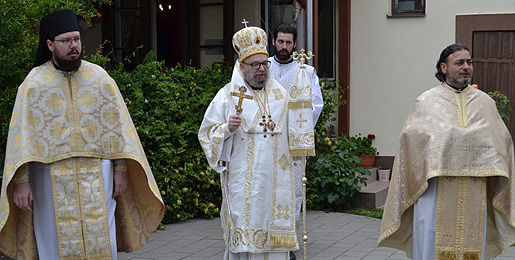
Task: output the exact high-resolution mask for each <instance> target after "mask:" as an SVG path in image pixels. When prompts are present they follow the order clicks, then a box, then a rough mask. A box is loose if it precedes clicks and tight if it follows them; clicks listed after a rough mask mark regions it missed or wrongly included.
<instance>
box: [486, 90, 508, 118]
mask: <svg viewBox="0 0 515 260" xmlns="http://www.w3.org/2000/svg"><path fill="white" fill-rule="evenodd" d="M488 95H489V96H490V97H491V98H492V99H493V100H495V105H496V107H497V112H499V115H500V116H501V118H502V120H503V121H504V123H506V124H508V123H509V122H510V116H509V115H510V113H511V110H512V107H511V106H510V104H509V103H510V100H509V99H508V97H507V96H506V95H505V94H503V93H502V92H501V91H498V90H497V91H490V92H488Z"/></svg>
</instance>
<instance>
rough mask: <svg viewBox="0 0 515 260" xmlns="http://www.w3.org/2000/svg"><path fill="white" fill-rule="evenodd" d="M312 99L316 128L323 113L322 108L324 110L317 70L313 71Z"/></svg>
mask: <svg viewBox="0 0 515 260" xmlns="http://www.w3.org/2000/svg"><path fill="white" fill-rule="evenodd" d="M311 99H312V102H313V126H315V125H316V124H317V121H318V118H319V117H320V114H321V113H322V108H324V100H323V98H322V91H321V90H320V81H319V80H318V76H317V74H316V71H315V70H313V75H312V76H311Z"/></svg>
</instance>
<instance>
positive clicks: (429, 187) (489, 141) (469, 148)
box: [379, 44, 515, 260]
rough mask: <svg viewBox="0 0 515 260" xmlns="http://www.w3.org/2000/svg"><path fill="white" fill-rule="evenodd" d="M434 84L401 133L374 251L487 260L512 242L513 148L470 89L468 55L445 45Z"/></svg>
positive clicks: (490, 107) (485, 100) (488, 104)
mask: <svg viewBox="0 0 515 260" xmlns="http://www.w3.org/2000/svg"><path fill="white" fill-rule="evenodd" d="M436 69H437V73H436V77H437V78H438V80H439V81H440V82H442V83H441V84H440V85H438V86H436V87H434V88H432V89H430V90H428V91H426V92H424V93H423V94H422V95H420V96H419V97H418V98H417V100H416V101H415V106H414V108H413V110H412V111H411V113H410V115H409V116H408V119H407V120H406V123H405V125H404V128H403V129H402V132H401V136H400V139H399V145H398V148H397V154H396V156H395V164H394V167H393V175H392V180H391V182H390V190H389V191H388V198H387V200H386V205H385V210H384V214H383V220H382V222H381V233H380V236H379V246H387V247H393V248H398V249H401V250H404V251H406V253H407V255H408V257H412V258H413V259H417V260H434V259H438V260H440V259H442V260H443V259H456V260H470V259H477V260H479V259H492V258H494V257H495V256H497V255H499V254H501V253H502V252H504V251H505V250H507V249H508V247H510V245H511V244H512V243H513V242H515V207H514V205H515V204H514V203H515V193H514V190H515V176H514V173H513V170H514V168H513V167H514V159H513V142H512V139H511V137H510V133H509V132H508V129H507V128H506V125H505V124H504V122H503V121H502V120H501V117H500V116H499V113H498V112H497V109H496V106H495V101H494V100H492V99H491V98H490V97H489V96H488V95H487V94H486V93H484V92H482V91H481V90H478V89H475V88H473V87H471V86H470V80H471V77H472V72H473V67H472V59H471V55H470V51H469V49H468V48H467V47H466V46H465V45H463V44H452V45H449V46H448V47H447V48H445V49H444V50H443V51H442V53H441V54H440V59H439V61H438V62H437V64H436Z"/></svg>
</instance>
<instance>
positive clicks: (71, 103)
mask: <svg viewBox="0 0 515 260" xmlns="http://www.w3.org/2000/svg"><path fill="white" fill-rule="evenodd" d="M98 158H101V159H110V160H116V159H124V160H125V161H126V162H127V167H128V169H127V174H128V181H129V183H128V187H127V190H126V191H125V192H124V193H123V194H122V195H120V196H119V197H118V198H117V207H116V212H115V216H116V226H117V245H118V251H127V252H129V251H134V250H137V249H139V248H141V247H142V246H143V245H144V244H145V242H146V240H147V239H148V238H149V236H150V234H151V233H152V232H153V231H154V230H155V229H156V228H157V226H158V224H159V223H160V221H161V219H162V217H163V215H164V204H163V202H162V199H161V195H160V194H159V190H158V187H157V184H156V182H155V180H154V177H153V175H152V172H151V170H150V166H149V164H148V161H147V159H146V156H145V153H144V151H143V147H142V146H141V143H140V140H139V137H138V134H137V132H136V129H135V127H134V125H133V123H132V120H131V118H130V115H129V113H128V111H127V108H126V106H125V103H124V101H123V99H122V96H121V94H120V92H119V90H118V88H117V86H116V83H115V82H114V80H113V79H112V78H111V77H109V75H108V74H107V73H106V72H105V71H104V70H103V69H102V68H101V67H99V66H97V65H95V64H92V63H89V62H86V61H82V64H81V66H80V68H79V69H78V71H76V72H73V73H70V74H68V73H64V72H61V71H58V70H56V69H55V68H54V66H53V64H52V62H51V61H49V62H47V63H45V64H43V65H41V66H39V67H36V68H34V69H32V71H31V72H30V73H29V75H28V76H27V78H26V79H25V81H24V82H23V83H22V85H21V86H20V87H19V89H18V94H17V97H16V103H15V105H14V108H13V114H12V119H11V124H10V127H9V137H8V140H7V150H6V158H5V165H4V178H3V183H2V191H1V194H0V241H2V243H0V250H1V251H2V252H4V253H5V254H7V255H9V256H11V257H13V258H15V259H37V250H36V243H35V238H34V229H33V220H32V215H31V213H30V212H26V211H23V210H20V209H19V208H18V207H16V206H15V205H14V203H13V201H12V196H13V191H14V185H15V183H14V181H13V177H14V175H15V173H16V172H17V170H18V169H19V168H20V167H21V166H22V165H24V164H26V163H29V162H40V163H45V164H50V167H51V169H50V171H51V176H52V183H53V184H52V186H53V190H54V202H56V204H55V205H56V206H55V215H56V225H57V226H56V228H57V233H58V237H62V238H63V240H62V241H59V243H60V250H61V252H60V255H61V256H62V258H65V259H66V258H70V259H86V258H89V259H93V258H94V259H103V257H108V258H110V253H109V256H107V251H106V250H107V247H108V245H107V246H106V245H104V243H105V242H106V241H107V240H104V238H102V237H103V236H105V235H101V233H102V232H101V231H100V230H103V229H106V225H105V223H104V222H105V221H106V218H105V215H106V213H105V205H104V206H102V203H104V204H105V199H104V198H105V197H104V195H103V191H102V190H103V184H102V182H103V180H102V175H101V171H100V170H99V169H100V167H101V166H100V160H98ZM101 187H102V188H101ZM105 196H109V194H105ZM98 234H100V235H98ZM97 235H98V236H97ZM70 237H74V238H73V239H69V238H70ZM76 238H78V240H76ZM90 238H91V239H90ZM77 241H79V242H77Z"/></svg>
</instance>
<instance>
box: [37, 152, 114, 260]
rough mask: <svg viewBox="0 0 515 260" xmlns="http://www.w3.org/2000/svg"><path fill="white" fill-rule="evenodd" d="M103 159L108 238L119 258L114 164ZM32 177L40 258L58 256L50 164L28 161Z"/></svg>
mask: <svg viewBox="0 0 515 260" xmlns="http://www.w3.org/2000/svg"><path fill="white" fill-rule="evenodd" d="M101 161H102V175H103V178H104V190H105V194H108V196H106V203H107V213H108V225H109V237H110V242H111V255H112V259H113V260H116V259H117V250H116V223H115V218H114V211H115V209H116V200H114V199H113V198H112V194H113V164H112V161H111V160H105V159H103V160H101ZM28 167H29V168H28V170H29V174H30V177H29V180H30V185H31V188H32V194H33V198H34V199H33V214H34V232H35V234H36V244H37V246H38V255H39V259H40V260H57V259H59V252H58V245H57V231H56V223H55V218H54V202H53V196H52V180H51V178H52V177H51V176H50V165H48V164H43V163H37V162H32V163H29V164H28Z"/></svg>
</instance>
